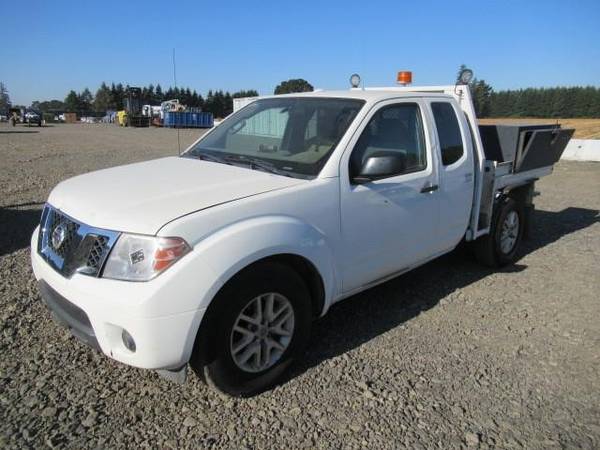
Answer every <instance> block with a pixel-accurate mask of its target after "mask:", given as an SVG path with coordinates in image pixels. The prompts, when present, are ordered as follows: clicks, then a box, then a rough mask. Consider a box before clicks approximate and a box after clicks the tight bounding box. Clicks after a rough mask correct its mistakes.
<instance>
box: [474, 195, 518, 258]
mask: <svg viewBox="0 0 600 450" xmlns="http://www.w3.org/2000/svg"><path fill="white" fill-rule="evenodd" d="M524 219H525V216H524V213H523V207H522V206H521V205H520V204H519V203H518V202H517V201H515V200H514V199H512V198H509V197H506V198H504V199H502V200H501V203H500V204H499V205H498V206H497V209H496V212H495V214H494V218H493V220H492V225H491V228H490V233H489V234H487V235H485V236H482V237H480V238H479V239H477V240H476V241H475V254H476V256H477V259H478V260H479V261H480V262H482V263H483V264H485V265H487V266H490V267H498V266H505V265H507V264H510V263H512V262H514V261H515V258H516V255H517V252H518V250H519V245H520V243H521V240H522V238H523V230H524V228H525V227H524V225H525V223H524Z"/></svg>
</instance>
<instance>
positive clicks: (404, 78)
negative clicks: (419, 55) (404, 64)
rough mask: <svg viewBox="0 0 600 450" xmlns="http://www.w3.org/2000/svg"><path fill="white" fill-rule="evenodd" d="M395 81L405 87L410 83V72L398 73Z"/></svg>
mask: <svg viewBox="0 0 600 450" xmlns="http://www.w3.org/2000/svg"><path fill="white" fill-rule="evenodd" d="M396 81H397V82H398V83H399V84H401V85H403V86H406V85H408V84H410V83H412V72H410V71H402V72H398V78H396Z"/></svg>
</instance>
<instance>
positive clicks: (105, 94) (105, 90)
mask: <svg viewBox="0 0 600 450" xmlns="http://www.w3.org/2000/svg"><path fill="white" fill-rule="evenodd" d="M109 109H114V103H113V98H112V93H111V90H110V89H109V87H108V86H107V85H106V83H104V82H103V83H102V84H101V85H100V87H99V88H98V90H97V91H96V96H95V97H94V111H97V112H104V113H105V112H106V111H108V110H109Z"/></svg>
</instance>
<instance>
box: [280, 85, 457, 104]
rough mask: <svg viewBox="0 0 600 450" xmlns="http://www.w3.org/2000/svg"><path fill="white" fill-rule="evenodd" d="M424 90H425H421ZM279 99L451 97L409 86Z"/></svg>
mask: <svg viewBox="0 0 600 450" xmlns="http://www.w3.org/2000/svg"><path fill="white" fill-rule="evenodd" d="M423 89H426V88H423ZM277 97H278V98H280V97H311V98H315V97H317V98H318V97H321V98H350V99H359V100H365V101H367V102H369V103H371V102H378V101H381V100H386V99H392V98H399V97H402V98H419V97H428V98H444V99H450V98H452V96H450V95H447V94H443V93H438V92H427V91H425V90H423V91H419V87H416V86H411V87H410V88H406V87H398V88H396V87H391V88H366V89H361V88H356V89H348V90H331V91H329V90H317V91H312V92H298V93H293V94H283V95H278V96H277Z"/></svg>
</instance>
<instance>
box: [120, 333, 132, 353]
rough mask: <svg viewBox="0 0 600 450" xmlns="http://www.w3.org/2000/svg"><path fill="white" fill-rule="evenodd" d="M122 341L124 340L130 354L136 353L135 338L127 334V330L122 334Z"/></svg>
mask: <svg viewBox="0 0 600 450" xmlns="http://www.w3.org/2000/svg"><path fill="white" fill-rule="evenodd" d="M121 339H123V345H124V346H125V348H126V349H127V350H129V351H130V352H135V341H134V340H133V337H132V336H131V335H130V334H129V333H128V332H127V330H123V332H122V333H121Z"/></svg>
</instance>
